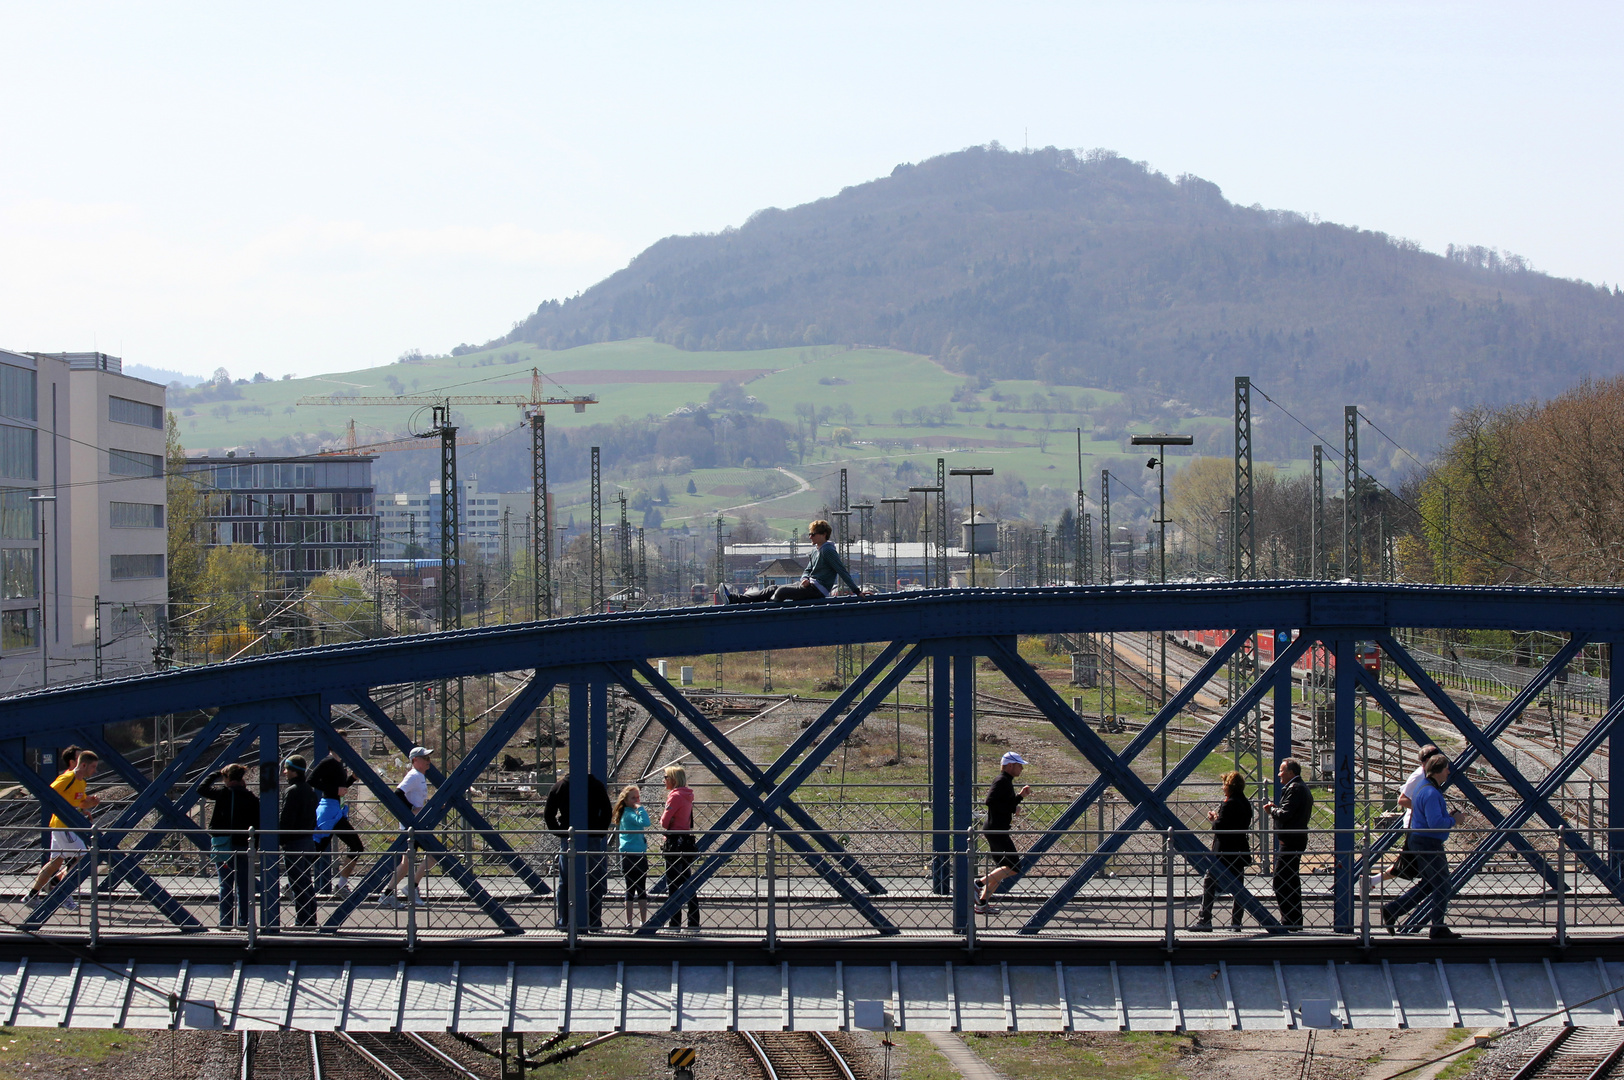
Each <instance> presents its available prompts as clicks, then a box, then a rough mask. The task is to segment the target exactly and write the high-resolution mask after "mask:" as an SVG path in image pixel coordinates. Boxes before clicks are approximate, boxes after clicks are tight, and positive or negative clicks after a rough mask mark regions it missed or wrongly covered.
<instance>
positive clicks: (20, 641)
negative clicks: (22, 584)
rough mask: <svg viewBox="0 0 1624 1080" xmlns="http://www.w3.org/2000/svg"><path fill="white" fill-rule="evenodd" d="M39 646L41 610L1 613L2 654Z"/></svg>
mask: <svg viewBox="0 0 1624 1080" xmlns="http://www.w3.org/2000/svg"><path fill="white" fill-rule="evenodd" d="M38 646H39V609H37V608H25V609H23V610H21V611H0V652H15V651H16V650H18V649H33V648H37V647H38Z"/></svg>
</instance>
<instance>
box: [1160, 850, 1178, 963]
mask: <svg viewBox="0 0 1624 1080" xmlns="http://www.w3.org/2000/svg"><path fill="white" fill-rule="evenodd" d="M1162 877H1163V879H1164V881H1165V882H1166V894H1167V896H1166V906H1165V907H1164V909H1163V917H1164V919H1165V921H1166V923H1167V935H1166V939H1165V940H1164V941H1163V942H1162V947H1163V948H1164V949H1166V950H1167V951H1168V952H1172V951H1173V950H1174V949H1176V948H1178V944H1179V943H1178V937H1177V935H1176V933H1175V931H1174V929H1173V828H1172V826H1168V828H1167V830H1166V831H1165V832H1163V833H1162Z"/></svg>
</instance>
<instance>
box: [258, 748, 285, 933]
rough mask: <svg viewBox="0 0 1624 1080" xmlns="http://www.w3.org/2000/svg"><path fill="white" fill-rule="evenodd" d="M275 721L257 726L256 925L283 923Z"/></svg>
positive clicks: (279, 756) (279, 772)
mask: <svg viewBox="0 0 1624 1080" xmlns="http://www.w3.org/2000/svg"><path fill="white" fill-rule="evenodd" d="M280 731H281V729H280V728H279V727H277V725H276V724H274V723H270V724H261V725H259V827H260V836H259V851H260V855H259V877H260V883H259V896H260V911H259V925H260V926H261V927H263V928H264V929H267V930H269V929H271V928H273V927H278V926H281V925H282V881H281V877H282V862H281V858H280V855H279V854H278V853H279V852H280V851H281V849H282V845H281V842H280V838H279V837H278V836H277V835H276V831H275V830H276V826H277V824H278V822H279V821H280V820H281V810H282V800H281V790H282V786H281V784H280V783H279V781H280V779H281V776H282V743H281V739H280V737H279V734H280Z"/></svg>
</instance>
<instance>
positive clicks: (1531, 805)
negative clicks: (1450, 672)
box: [1376, 634, 1624, 902]
mask: <svg viewBox="0 0 1624 1080" xmlns="http://www.w3.org/2000/svg"><path fill="white" fill-rule="evenodd" d="M1376 640H1377V642H1378V644H1380V645H1381V647H1382V650H1383V651H1384V652H1387V653H1388V654H1389V655H1390V656H1392V657H1393V660H1394V662H1395V663H1397V664H1398V665H1399V667H1400V669H1402V670H1403V672H1404V674H1405V675H1407V676H1409V678H1410V681H1411V682H1413V683H1415V685H1416V687H1417V688H1418V689H1420V691H1421V692H1422V693H1423V694H1425V695H1426V696H1427V698H1428V699H1429V700H1430V701H1431V702H1432V703H1433V704H1434V705H1436V706H1437V707H1438V710H1439V711H1440V712H1442V713H1443V714H1444V716H1445V717H1446V718H1447V719H1448V720H1449V722H1450V723H1451V724H1454V725H1455V729H1456V730H1457V731H1459V732H1460V733H1461V735H1463V736H1464V737H1465V738H1466V741H1467V743H1468V744H1470V745H1471V746H1474V747H1476V748H1477V750H1478V753H1480V754H1481V755H1482V756H1483V759H1484V760H1485V761H1487V762H1488V763H1489V765H1490V766H1492V767H1493V768H1494V770H1495V771H1496V772H1498V773H1499V774H1500V775H1501V777H1502V778H1504V779H1505V781H1506V782H1507V783H1508V784H1510V785H1511V787H1512V790H1514V791H1515V792H1516V793H1517V796H1518V797H1519V798H1520V799H1521V800H1522V801H1521V802H1520V803H1518V804H1517V806H1516V807H1515V808H1513V809H1512V811H1511V812H1510V813H1508V814H1507V815H1506V816H1505V818H1504V819H1503V820H1502V821H1501V822H1499V825H1500V828H1501V830H1503V831H1499V832H1496V833H1495V834H1493V835H1492V836H1488V837H1485V838H1484V839H1483V841H1482V842H1481V843H1479V844H1478V846H1477V847H1476V848H1475V849H1473V851H1472V852H1471V854H1469V855H1467V856H1466V858H1464V859H1462V860H1461V862H1460V865H1459V866H1457V867H1456V868H1455V870H1454V872H1453V873H1452V874H1451V875H1450V879H1449V889H1450V892H1451V893H1454V892H1458V891H1459V890H1460V888H1461V886H1462V885H1464V884H1465V883H1466V882H1468V881H1470V880H1471V879H1472V878H1473V877H1474V876H1475V875H1476V874H1477V872H1478V871H1479V870H1481V869H1483V867H1484V866H1485V865H1486V864H1487V863H1488V861H1489V857H1490V856H1491V855H1493V854H1494V853H1495V852H1496V851H1498V850H1499V848H1500V846H1501V845H1502V844H1504V843H1506V842H1507V840H1508V839H1509V837H1510V835H1511V833H1512V832H1513V831H1514V830H1516V829H1520V828H1522V826H1523V825H1524V824H1526V823H1527V822H1528V820H1529V819H1530V818H1532V817H1533V816H1534V815H1535V814H1538V815H1539V816H1540V817H1541V818H1542V819H1543V820H1544V821H1545V823H1546V824H1547V825H1549V826H1551V828H1553V829H1563V830H1564V831H1565V832H1566V839H1567V844H1568V847H1569V849H1570V850H1572V851H1573V853H1574V856H1575V857H1576V858H1577V859H1578V860H1579V862H1580V863H1581V864H1583V865H1584V867H1585V868H1586V869H1587V870H1589V871H1590V872H1591V873H1592V874H1594V875H1595V877H1596V880H1598V881H1600V882H1601V883H1602V885H1604V886H1605V887H1606V888H1607V891H1608V892H1610V893H1612V894H1613V896H1615V897H1616V898H1617V899H1618V900H1619V901H1621V902H1624V880H1620V878H1619V876H1618V875H1617V874H1616V873H1614V872H1613V869H1612V867H1611V866H1609V865H1608V864H1607V861H1606V860H1605V859H1604V858H1602V857H1601V856H1599V855H1597V854H1596V852H1595V851H1594V850H1593V849H1592V848H1591V847H1590V845H1589V844H1586V843H1585V842H1584V841H1583V840H1581V839H1580V838H1579V836H1578V834H1577V833H1576V832H1574V831H1573V830H1572V828H1571V827H1570V826H1569V824H1568V820H1567V819H1566V818H1564V817H1563V816H1562V815H1561V814H1560V813H1558V812H1557V811H1556V809H1555V808H1554V807H1552V806H1551V803H1550V798H1551V795H1553V794H1554V793H1555V792H1556V791H1557V790H1559V789H1560V788H1561V787H1562V785H1563V784H1565V783H1567V780H1568V777H1570V776H1572V775H1573V773H1574V771H1575V770H1577V769H1578V768H1579V766H1580V765H1582V764H1583V763H1584V760H1585V758H1587V757H1589V756H1590V755H1591V754H1592V753H1593V752H1595V750H1596V748H1597V747H1599V746H1600V745H1601V744H1602V741H1603V740H1604V739H1606V738H1607V737H1608V736H1610V735H1611V734H1612V733H1613V730H1614V728H1615V727H1616V726H1618V725H1619V723H1620V721H1621V720H1624V701H1618V702H1614V703H1613V705H1612V707H1611V708H1609V709H1608V710H1607V713H1606V715H1605V716H1603V717H1602V718H1601V719H1600V720H1598V721H1597V722H1596V723H1595V725H1594V726H1593V727H1591V729H1590V730H1589V731H1587V732H1586V733H1585V734H1584V735H1583V736H1582V737H1581V738H1580V739H1579V740H1578V742H1577V743H1575V744H1574V747H1573V749H1572V750H1571V751H1569V753H1568V755H1567V756H1566V757H1564V758H1563V759H1562V760H1561V761H1559V762H1557V764H1556V766H1555V767H1554V768H1552V769H1551V771H1550V772H1548V773H1547V774H1546V775H1545V778H1544V779H1543V780H1541V781H1540V782H1539V783H1538V784H1537V785H1535V784H1531V783H1529V781H1528V779H1527V777H1525V776H1523V775H1522V773H1520V772H1518V771H1517V768H1516V766H1514V765H1512V764H1511V762H1510V761H1508V760H1507V759H1506V756H1505V755H1504V754H1502V753H1501V752H1500V750H1499V748H1498V747H1496V746H1495V745H1494V744H1493V742H1491V741H1489V740H1488V739H1487V738H1486V737H1485V736H1484V734H1483V731H1482V730H1481V729H1479V728H1478V726H1477V725H1476V724H1474V723H1472V721H1471V720H1469V719H1468V718H1467V716H1466V714H1465V713H1463V712H1461V710H1460V707H1459V706H1457V705H1456V704H1455V702H1454V701H1453V699H1451V698H1450V697H1449V695H1448V694H1446V693H1444V691H1443V689H1442V688H1441V687H1439V685H1438V684H1437V683H1435V682H1434V681H1433V680H1432V677H1431V676H1429V675H1428V674H1427V673H1426V672H1425V671H1423V670H1422V669H1421V666H1420V665H1419V664H1417V663H1416V662H1415V658H1414V657H1412V656H1411V655H1410V654H1409V653H1407V652H1405V651H1404V648H1403V646H1401V645H1399V643H1398V642H1397V641H1395V640H1393V637H1392V635H1390V634H1382V635H1381V636H1379V637H1378V638H1377V639H1376Z"/></svg>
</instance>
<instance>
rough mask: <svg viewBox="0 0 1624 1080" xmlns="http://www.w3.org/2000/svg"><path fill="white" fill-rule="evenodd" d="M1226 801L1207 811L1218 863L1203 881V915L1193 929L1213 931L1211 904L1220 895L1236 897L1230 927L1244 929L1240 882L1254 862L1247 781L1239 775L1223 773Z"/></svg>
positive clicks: (1213, 847) (1236, 773)
mask: <svg viewBox="0 0 1624 1080" xmlns="http://www.w3.org/2000/svg"><path fill="white" fill-rule="evenodd" d="M1223 780H1224V801H1223V802H1222V803H1220V804H1219V805H1218V808H1217V809H1215V810H1208V811H1207V820H1208V821H1210V822H1212V839H1213V843H1212V849H1213V850H1214V851H1216V852H1218V862H1217V864H1216V865H1215V866H1214V867H1213V868H1212V869H1211V870H1209V871H1207V876H1206V877H1205V878H1204V879H1203V880H1202V882H1201V914H1200V916H1198V917H1197V919H1196V921H1195V924H1194V925H1192V926H1191V927H1190V929H1191V930H1211V929H1212V905H1213V901H1215V900H1217V899H1218V894H1219V893H1220V892H1227V893H1229V894H1231V895H1232V896H1234V898H1235V906H1234V908H1233V910H1231V912H1230V916H1229V926H1230V929H1232V930H1239V929H1240V928H1241V896H1240V884H1241V879H1242V878H1243V877H1244V876H1245V874H1246V868H1247V867H1248V866H1249V865H1251V862H1252V837H1251V834H1250V833H1248V832H1247V830H1248V829H1250V828H1251V827H1252V804H1251V802H1250V801H1249V800H1248V799H1247V798H1246V778H1245V777H1243V776H1242V775H1241V774H1240V773H1238V772H1227V773H1224V777H1223Z"/></svg>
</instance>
